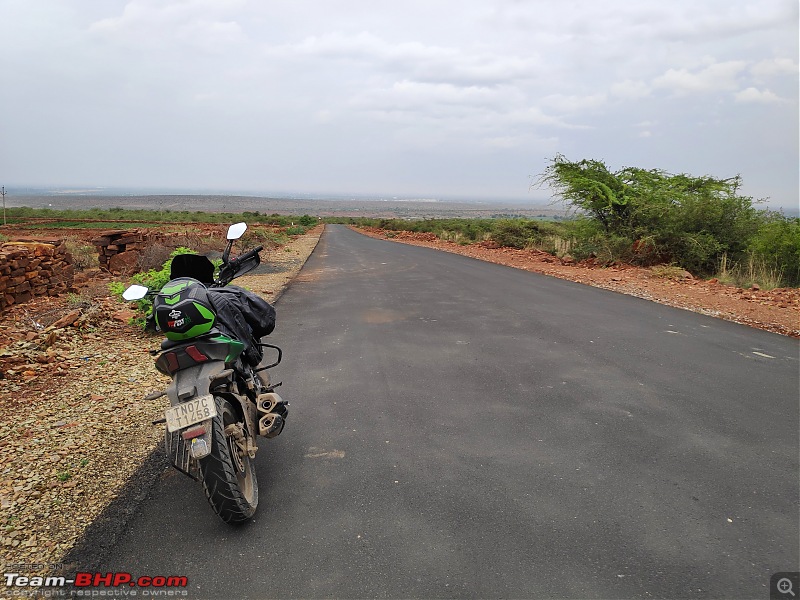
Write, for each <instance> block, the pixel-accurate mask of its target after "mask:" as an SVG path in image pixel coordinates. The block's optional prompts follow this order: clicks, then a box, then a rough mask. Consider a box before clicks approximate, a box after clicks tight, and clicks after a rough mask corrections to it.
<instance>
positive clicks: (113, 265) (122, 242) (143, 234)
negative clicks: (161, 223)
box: [92, 229, 164, 275]
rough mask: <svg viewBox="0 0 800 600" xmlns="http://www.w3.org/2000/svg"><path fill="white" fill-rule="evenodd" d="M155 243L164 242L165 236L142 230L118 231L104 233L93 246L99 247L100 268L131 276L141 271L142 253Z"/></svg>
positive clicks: (94, 241)
mask: <svg viewBox="0 0 800 600" xmlns="http://www.w3.org/2000/svg"><path fill="white" fill-rule="evenodd" d="M155 241H161V242H163V241H164V235H163V234H159V233H155V232H149V231H142V230H141V229H116V230H112V231H104V232H102V233H101V234H100V235H99V236H98V237H96V238H94V239H93V240H92V244H94V245H95V246H97V254H98V256H97V258H98V260H99V261H100V268H102V269H105V270H107V271H111V272H112V273H118V274H122V275H130V274H131V273H135V272H136V271H138V270H139V267H140V260H141V256H142V252H143V251H144V249H145V248H146V247H147V245H148V244H150V243H152V242H155Z"/></svg>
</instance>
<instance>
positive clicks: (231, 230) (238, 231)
mask: <svg viewBox="0 0 800 600" xmlns="http://www.w3.org/2000/svg"><path fill="white" fill-rule="evenodd" d="M245 231H247V223H234V224H233V225H231V226H230V227H228V239H229V240H238V239H239V238H240V237H242V236H243V235H244V232H245Z"/></svg>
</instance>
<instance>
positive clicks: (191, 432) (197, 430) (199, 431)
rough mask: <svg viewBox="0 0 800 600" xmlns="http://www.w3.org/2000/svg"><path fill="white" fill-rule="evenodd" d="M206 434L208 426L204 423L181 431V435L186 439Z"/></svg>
mask: <svg viewBox="0 0 800 600" xmlns="http://www.w3.org/2000/svg"><path fill="white" fill-rule="evenodd" d="M205 434H206V428H205V427H203V426H202V425H199V426H197V427H191V428H190V429H187V430H186V431H183V432H182V433H181V437H183V439H184V440H187V441H188V440H191V439H193V438H196V437H200V436H201V435H205Z"/></svg>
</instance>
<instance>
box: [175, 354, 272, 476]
mask: <svg viewBox="0 0 800 600" xmlns="http://www.w3.org/2000/svg"><path fill="white" fill-rule="evenodd" d="M232 375H233V371H232V370H231V369H229V368H227V367H226V366H225V363H224V362H223V361H210V362H206V363H202V364H198V365H196V366H194V367H190V368H188V369H181V370H180V371H176V372H175V373H174V374H173V379H172V383H170V384H169V385H168V386H167V389H166V390H165V391H166V394H167V397H168V398H169V403H170V405H171V406H175V405H177V404H179V403H180V402H181V401H186V400H189V399H190V398H194V397H196V396H204V395H206V394H210V393H211V389H212V385H211V384H212V383H213V384H214V389H215V390H217V391H215V392H214V395H215V396H221V397H223V398H225V399H226V400H228V402H230V403H231V404H232V405H233V407H234V410H236V411H237V412H238V413H239V416H240V417H242V418H243V419H244V422H245V426H246V427H247V430H248V432H249V433H250V435H251V437H252V438H253V439H254V440H255V437H256V436H255V432H256V431H257V428H256V423H257V410H256V406H255V404H254V403H253V402H250V401H249V400H248V399H247V397H246V396H244V395H243V394H239V393H237V392H238V389H236V387H235V386H236V384H235V383H234V382H233V380H232ZM226 379H227V380H229V382H230V383H229V385H227V386H226V388H227V389H226V390H225V391H219V389H218V387H219V386H218V383H219V382H220V381H225V380H226ZM180 434H181V432H180V431H175V432H173V433H171V434H170V433H169V432H166V440H165V441H166V448H167V455H168V456H169V457H170V459H171V460H172V462H173V464H174V465H175V467H177V468H178V469H179V470H180V471H182V472H184V473H186V474H187V475H189V476H190V477H193V478H195V479H197V476H196V475H197V473H196V470H197V465H196V461H194V460H191V459H190V455H189V451H188V444H186V443H185V442H184V440H183V438H182V437H181V435H180ZM206 436H207V440H206V442H207V444H208V445H209V448H210V447H211V436H210V427H209V428H208V433H207V434H206Z"/></svg>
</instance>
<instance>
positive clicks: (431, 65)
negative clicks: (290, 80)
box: [266, 31, 541, 87]
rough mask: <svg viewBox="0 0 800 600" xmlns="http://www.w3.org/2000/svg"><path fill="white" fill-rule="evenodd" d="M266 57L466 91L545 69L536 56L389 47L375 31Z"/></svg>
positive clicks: (322, 39) (306, 42)
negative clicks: (362, 69) (346, 65)
mask: <svg viewBox="0 0 800 600" xmlns="http://www.w3.org/2000/svg"><path fill="white" fill-rule="evenodd" d="M266 52H267V54H270V55H275V56H280V57H282V58H285V59H289V60H292V59H296V58H299V57H306V58H316V59H319V60H321V61H324V62H329V61H344V62H348V61H349V62H353V63H357V64H360V65H362V66H369V67H370V68H371V69H374V70H376V71H379V72H383V73H393V74H395V75H396V76H397V77H398V78H401V79H413V80H416V81H421V82H427V83H451V84H453V85H461V86H466V87H470V86H479V85H498V84H503V83H508V82H510V81H514V80H518V79H526V78H529V77H531V76H532V75H533V74H534V73H535V72H536V70H537V68H538V67H539V66H540V64H541V60H540V59H539V58H538V57H536V56H518V55H516V56H515V55H505V54H497V53H492V52H469V51H467V52H465V51H464V50H463V49H459V48H454V47H447V46H440V45H430V44H424V43H421V42H418V41H409V42H399V43H390V42H388V41H386V40H384V39H382V38H381V37H378V36H376V35H374V34H372V33H370V32H366V31H362V32H359V33H357V34H345V33H342V32H330V33H326V34H323V35H319V36H311V37H307V38H305V39H303V40H302V41H301V42H299V43H296V44H284V45H280V46H275V47H274V48H269V49H267V50H266Z"/></svg>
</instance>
